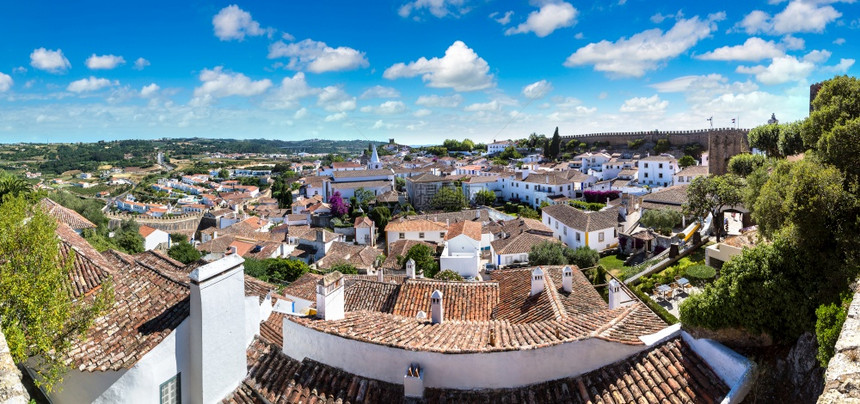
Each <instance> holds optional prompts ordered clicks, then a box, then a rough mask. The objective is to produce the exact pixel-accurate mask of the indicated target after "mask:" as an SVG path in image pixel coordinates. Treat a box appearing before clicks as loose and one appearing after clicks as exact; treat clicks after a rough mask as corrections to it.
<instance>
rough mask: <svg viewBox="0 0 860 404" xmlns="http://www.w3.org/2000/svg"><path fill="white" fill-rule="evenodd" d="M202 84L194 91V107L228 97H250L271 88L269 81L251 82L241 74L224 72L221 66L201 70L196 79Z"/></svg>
mask: <svg viewBox="0 0 860 404" xmlns="http://www.w3.org/2000/svg"><path fill="white" fill-rule="evenodd" d="M198 78H199V79H200V81H201V82H203V84H201V85H200V87H197V88H195V89H194V99H192V100H191V101H192V104H194V105H206V104H208V103H209V102H211V101H213V100H214V99H215V98H223V97H230V96H234V95H237V96H243V97H250V96H254V95H259V94H262V93H263V92H265V91H266V90H268V89H269V87H271V86H272V81H271V80H269V79H263V80H257V81H254V80H251V79H250V78H248V76H245V75H244V74H242V73H231V72H227V71H224V68H223V66H218V67H216V68H214V69H211V70H210V69H203V71H202V72H200V75H199V77H198Z"/></svg>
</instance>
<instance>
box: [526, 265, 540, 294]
mask: <svg viewBox="0 0 860 404" xmlns="http://www.w3.org/2000/svg"><path fill="white" fill-rule="evenodd" d="M540 292H543V270H542V269H540V267H537V268H535V270H534V271H532V293H531V295H529V296H534V295H536V294H538V293H540Z"/></svg>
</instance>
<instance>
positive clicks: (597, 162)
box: [573, 152, 612, 174]
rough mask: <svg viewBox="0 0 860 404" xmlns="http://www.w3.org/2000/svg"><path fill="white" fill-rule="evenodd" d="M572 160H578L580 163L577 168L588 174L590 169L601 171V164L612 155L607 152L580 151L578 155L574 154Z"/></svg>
mask: <svg viewBox="0 0 860 404" xmlns="http://www.w3.org/2000/svg"><path fill="white" fill-rule="evenodd" d="M573 159H574V160H580V161H581V162H582V164H581V165H580V166H579V170H580V171H582V173H583V174H589V172H590V171H591V170H594V171H597V172H601V171H603V164H604V163H606V162H608V161H609V160H611V159H612V156H611V155H609V154H608V153H590V152H589V153H582V154H580V155H577V156H574V157H573Z"/></svg>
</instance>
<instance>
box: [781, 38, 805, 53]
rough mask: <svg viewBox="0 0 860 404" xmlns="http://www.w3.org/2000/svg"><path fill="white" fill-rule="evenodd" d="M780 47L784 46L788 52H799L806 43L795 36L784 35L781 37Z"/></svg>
mask: <svg viewBox="0 0 860 404" xmlns="http://www.w3.org/2000/svg"><path fill="white" fill-rule="evenodd" d="M780 42H782V45H783V46H785V48H786V49H790V50H800V49H803V48H804V47H806V41H804V40H803V38H798V37H796V36H791V35H786V36H784V37H782V40H781V41H780Z"/></svg>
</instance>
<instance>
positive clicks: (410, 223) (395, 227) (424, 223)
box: [385, 219, 448, 232]
mask: <svg viewBox="0 0 860 404" xmlns="http://www.w3.org/2000/svg"><path fill="white" fill-rule="evenodd" d="M433 230H440V231H446V230H448V226H446V225H445V223H439V222H431V221H429V220H425V219H415V220H404V219H400V220H398V221H396V222H390V223H388V225H387V226H385V231H403V232H406V231H433Z"/></svg>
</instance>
